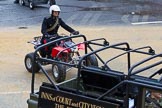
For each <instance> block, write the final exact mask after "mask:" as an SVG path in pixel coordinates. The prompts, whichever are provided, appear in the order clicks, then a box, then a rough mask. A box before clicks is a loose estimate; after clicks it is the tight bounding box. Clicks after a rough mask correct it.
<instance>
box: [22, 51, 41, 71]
mask: <svg viewBox="0 0 162 108" xmlns="http://www.w3.org/2000/svg"><path fill="white" fill-rule="evenodd" d="M33 60H34V53H29V54H27V55H26V56H25V60H24V63H25V67H26V69H27V70H28V72H32V68H33V64H32V63H33ZM39 70H40V68H39V66H38V64H34V72H35V73H37V72H39Z"/></svg>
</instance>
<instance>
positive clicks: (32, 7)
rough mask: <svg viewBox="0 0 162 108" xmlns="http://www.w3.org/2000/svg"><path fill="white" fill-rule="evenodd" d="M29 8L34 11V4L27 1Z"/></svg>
mask: <svg viewBox="0 0 162 108" xmlns="http://www.w3.org/2000/svg"><path fill="white" fill-rule="evenodd" d="M29 8H30V9H32V10H33V9H34V3H33V1H29Z"/></svg>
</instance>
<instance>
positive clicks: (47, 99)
mask: <svg viewBox="0 0 162 108" xmlns="http://www.w3.org/2000/svg"><path fill="white" fill-rule="evenodd" d="M118 107H119V105H116V104H113V103H109V102H103V101H98V100H95V99H92V98H88V97H84V96H80V95H76V94H73V93H69V92H63V91H57V90H54V89H50V88H47V87H44V86H41V87H40V92H39V100H38V108H118Z"/></svg>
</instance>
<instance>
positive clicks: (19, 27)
mask: <svg viewBox="0 0 162 108" xmlns="http://www.w3.org/2000/svg"><path fill="white" fill-rule="evenodd" d="M18 29H28V27H18Z"/></svg>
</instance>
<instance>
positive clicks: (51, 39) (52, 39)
mask: <svg viewBox="0 0 162 108" xmlns="http://www.w3.org/2000/svg"><path fill="white" fill-rule="evenodd" d="M59 38H61V36H57V37H55V38H44V39H43V44H45V43H48V42H51V41H54V40H56V39H59ZM59 44H60V42H56V43H53V44H51V45H49V46H46V47H45V48H44V49H43V50H44V51H43V52H44V54H46V55H47V56H48V57H49V56H51V52H52V48H53V47H56V46H58V45H59Z"/></svg>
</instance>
